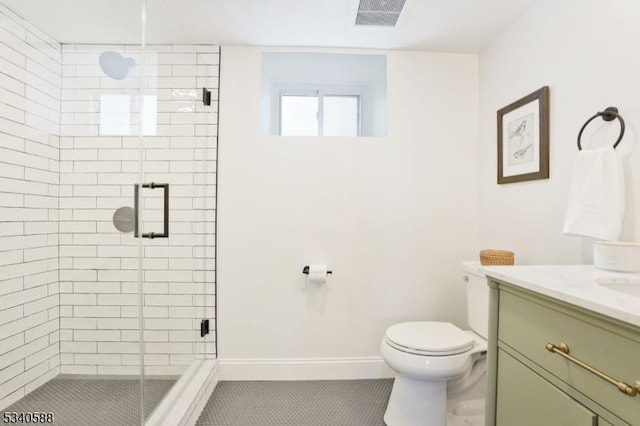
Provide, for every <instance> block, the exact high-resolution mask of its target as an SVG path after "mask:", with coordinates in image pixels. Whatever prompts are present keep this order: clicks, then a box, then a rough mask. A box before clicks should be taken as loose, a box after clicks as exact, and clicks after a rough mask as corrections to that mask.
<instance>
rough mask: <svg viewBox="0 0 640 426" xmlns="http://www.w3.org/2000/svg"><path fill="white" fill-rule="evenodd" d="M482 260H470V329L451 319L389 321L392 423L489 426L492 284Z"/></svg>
mask: <svg viewBox="0 0 640 426" xmlns="http://www.w3.org/2000/svg"><path fill="white" fill-rule="evenodd" d="M479 266H480V264H479V262H464V263H463V264H462V267H463V270H464V271H465V274H464V277H463V279H464V280H465V281H466V285H467V312H468V322H469V326H470V328H471V329H470V330H461V329H460V328H458V327H456V326H455V325H453V324H451V323H448V322H435V321H413V322H404V323H400V324H395V325H392V326H391V327H389V328H388V329H387V330H386V332H385V335H384V338H383V339H382V343H381V345H380V347H381V352H382V358H383V359H384V360H385V362H386V363H387V365H388V366H389V367H390V368H391V369H392V370H394V371H395V373H396V377H395V381H394V383H393V389H392V391H391V396H390V397H389V403H388V405H387V410H386V412H385V415H384V421H385V423H386V424H387V425H388V426H445V425H447V426H456V425H473V426H484V396H485V387H486V353H487V341H486V339H487V332H488V328H489V327H488V322H489V288H488V286H487V282H486V278H485V276H484V275H483V274H482V273H480V272H479V270H478V268H479Z"/></svg>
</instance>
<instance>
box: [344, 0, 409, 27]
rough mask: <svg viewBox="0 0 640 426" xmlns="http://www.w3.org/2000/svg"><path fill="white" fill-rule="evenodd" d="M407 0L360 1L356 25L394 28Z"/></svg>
mask: <svg viewBox="0 0 640 426" xmlns="http://www.w3.org/2000/svg"><path fill="white" fill-rule="evenodd" d="M405 1H406V0H360V5H359V6H358V14H357V16H356V25H378V26H384V27H394V26H395V25H396V24H397V23H398V18H399V17H400V13H401V12H402V8H403V7H404V3H405Z"/></svg>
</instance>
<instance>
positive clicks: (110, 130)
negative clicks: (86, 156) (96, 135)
mask: <svg viewBox="0 0 640 426" xmlns="http://www.w3.org/2000/svg"><path fill="white" fill-rule="evenodd" d="M132 116H133V114H132V112H131V96H129V95H106V94H102V95H100V122H99V129H100V136H111V135H118V136H122V135H132V134H137V131H135V129H133V130H132V123H131V121H132V120H131V119H132ZM157 116H158V98H157V96H145V97H144V117H143V119H142V132H143V134H144V135H145V136H155V135H156V132H157V131H156V128H157V122H158V119H157ZM134 132H135V133H134Z"/></svg>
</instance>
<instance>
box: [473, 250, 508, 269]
mask: <svg viewBox="0 0 640 426" xmlns="http://www.w3.org/2000/svg"><path fill="white" fill-rule="evenodd" d="M514 260H515V257H514V255H513V252H512V251H507V250H480V264H481V265H513V263H514Z"/></svg>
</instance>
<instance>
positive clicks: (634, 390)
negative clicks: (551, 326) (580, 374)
mask: <svg viewBox="0 0 640 426" xmlns="http://www.w3.org/2000/svg"><path fill="white" fill-rule="evenodd" d="M546 348H547V350H548V351H549V352H553V353H556V354H558V355H560V356H561V357H563V358H566V359H567V360H569V361H571V362H573V363H574V364H577V365H578V366H580V367H582V368H584V369H585V370H587V371H588V372H590V373H593V374H595V375H596V376H598V377H600V378H601V379H603V380H606V381H607V382H609V383H611V384H612V385H613V386H615V387H617V388H618V390H619V391H620V392H622V393H623V394H625V395H629V396H636V395H637V394H638V392H640V382H636V385H635V386H631V385H628V384H626V383H625V382H621V381H619V380H616V379H614V378H613V377H611V376H608V375H606V374H604V373H603V372H602V371H600V370H598V369H597V368H593V367H592V366H590V365H589V364H585V363H584V362H582V361H580V360H579V359H576V358H574V357H572V356H571V355H569V346H567V344H566V343H560V346H556V345H554V344H553V343H547V345H546Z"/></svg>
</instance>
